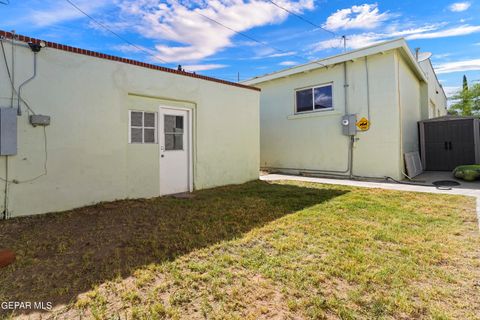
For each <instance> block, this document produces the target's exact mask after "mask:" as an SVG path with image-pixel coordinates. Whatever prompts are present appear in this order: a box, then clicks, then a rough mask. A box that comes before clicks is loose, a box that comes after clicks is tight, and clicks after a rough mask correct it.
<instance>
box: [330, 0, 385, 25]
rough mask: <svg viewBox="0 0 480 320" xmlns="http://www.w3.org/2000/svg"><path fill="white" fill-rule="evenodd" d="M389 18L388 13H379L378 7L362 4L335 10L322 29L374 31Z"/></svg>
mask: <svg viewBox="0 0 480 320" xmlns="http://www.w3.org/2000/svg"><path fill="white" fill-rule="evenodd" d="M389 17H390V14H389V13H388V12H383V13H380V11H379V9H378V5H377V4H376V3H374V4H363V5H360V6H352V7H351V8H347V9H340V10H337V11H336V12H335V13H333V14H332V15H330V16H329V17H328V18H327V21H326V23H325V24H324V27H325V28H326V29H328V30H333V31H335V30H339V29H374V28H376V27H378V26H379V25H380V24H381V23H382V22H383V21H385V20H387V19H388V18H389Z"/></svg>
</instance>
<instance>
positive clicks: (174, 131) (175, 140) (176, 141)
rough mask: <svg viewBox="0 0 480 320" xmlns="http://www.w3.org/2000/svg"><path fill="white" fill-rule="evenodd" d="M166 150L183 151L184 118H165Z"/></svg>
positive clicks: (167, 116) (168, 116) (166, 116)
mask: <svg viewBox="0 0 480 320" xmlns="http://www.w3.org/2000/svg"><path fill="white" fill-rule="evenodd" d="M163 121H164V130H163V131H164V134H165V150H167V151H168V150H183V116H171V115H165V116H164V120H163Z"/></svg>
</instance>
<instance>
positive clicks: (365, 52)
mask: <svg viewBox="0 0 480 320" xmlns="http://www.w3.org/2000/svg"><path fill="white" fill-rule="evenodd" d="M396 49H401V51H402V52H403V56H404V58H406V60H407V63H408V64H409V66H410V67H411V68H412V70H413V71H414V72H415V74H416V75H417V77H418V78H419V79H420V80H423V81H426V78H425V75H424V73H423V71H422V69H421V68H420V66H419V65H418V63H417V62H416V60H415V58H414V57H413V55H412V53H411V52H410V49H409V48H408V45H407V43H406V41H405V39H403V38H399V39H395V40H390V41H386V42H382V43H379V44H375V45H372V46H369V47H365V48H361V49H357V50H354V51H350V52H347V53H342V54H339V55H336V56H331V57H328V58H325V59H321V60H317V61H313V62H309V63H306V64H302V65H299V66H295V67H292V68H288V69H284V70H280V71H277V72H273V73H270V74H266V75H263V76H260V77H256V78H253V79H249V80H246V81H242V84H245V85H256V84H259V83H262V82H267V81H271V80H275V79H279V78H284V77H288V76H291V75H294V74H299V73H302V72H309V71H311V70H315V69H320V68H325V67H329V66H333V65H336V64H339V63H343V62H345V61H349V60H355V59H359V58H363V57H365V56H370V55H374V54H379V53H383V52H387V51H391V50H396Z"/></svg>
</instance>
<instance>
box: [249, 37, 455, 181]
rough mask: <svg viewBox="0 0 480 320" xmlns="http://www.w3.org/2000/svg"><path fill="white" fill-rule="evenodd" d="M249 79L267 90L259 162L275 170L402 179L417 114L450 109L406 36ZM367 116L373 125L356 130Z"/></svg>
mask: <svg viewBox="0 0 480 320" xmlns="http://www.w3.org/2000/svg"><path fill="white" fill-rule="evenodd" d="M424 68H425V69H424ZM243 83H244V84H247V85H254V86H256V87H258V88H261V89H262V93H261V95H260V123H261V125H260V135H261V139H260V150H261V152H260V154H261V156H260V159H261V160H260V165H261V167H262V168H263V169H266V170H271V171H286V172H292V173H298V172H307V173H308V172H309V173H319V174H335V175H347V176H352V175H356V176H366V177H385V176H390V177H393V178H396V179H400V178H403V172H404V171H405V169H404V154H405V153H407V152H412V151H418V148H419V142H418V127H417V121H419V120H422V119H425V118H427V117H429V116H437V115H444V114H445V113H446V99H445V95H444V93H443V90H442V88H441V86H440V84H439V83H438V81H437V78H436V77H435V73H434V72H433V69H431V65H430V63H429V62H424V63H422V64H421V65H420V64H419V63H418V62H417V61H416V59H415V57H414V56H413V55H412V53H411V52H410V49H409V48H408V46H407V43H406V42H405V40H403V39H398V40H393V41H388V42H384V43H380V44H377V45H373V46H370V47H367V48H363V49H360V50H355V51H351V52H348V53H345V54H340V55H337V56H333V57H329V58H326V59H322V60H319V61H315V62H311V63H307V64H304V65H299V66H296V67H293V68H289V69H286V70H282V71H278V72H275V73H272V74H267V75H264V76H260V77H256V78H254V79H251V80H248V81H245V82H243ZM431 103H433V104H434V106H435V109H432V113H429V106H430V104H431ZM348 115H353V116H354V118H352V116H350V117H348ZM362 118H365V119H367V120H368V121H369V124H370V126H369V127H368V125H365V122H364V123H363V124H364V125H363V129H365V131H360V130H358V131H357V132H355V131H356V130H354V131H353V133H352V124H353V125H354V124H355V123H356V121H359V120H361V119H362ZM349 120H350V121H349ZM353 129H355V126H353Z"/></svg>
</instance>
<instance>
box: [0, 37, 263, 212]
mask: <svg viewBox="0 0 480 320" xmlns="http://www.w3.org/2000/svg"><path fill="white" fill-rule="evenodd" d="M4 46H5V49H6V51H7V56H9V55H10V53H11V49H12V47H11V45H10V44H9V41H4ZM15 50H16V61H15V66H16V67H15V83H16V86H18V84H19V83H21V82H22V81H24V80H25V79H27V78H28V77H30V75H31V74H32V71H33V53H32V52H31V50H30V49H29V48H28V47H26V46H16V49H15ZM0 54H1V53H0ZM2 60H3V57H2ZM0 77H1V79H2V81H0V97H1V100H0V104H1V106H2V107H8V106H10V104H11V101H10V97H11V86H10V84H9V81H8V77H7V72H6V68H5V64H4V63H0ZM259 94H260V92H259V91H256V90H252V89H247V88H240V87H236V86H232V85H226V84H221V83H217V82H212V81H207V80H203V79H198V78H193V77H188V76H182V75H178V74H174V73H167V72H162V71H157V70H151V69H148V68H143V67H139V66H134V65H130V64H126V63H121V62H115V61H108V60H105V59H100V58H95V57H90V56H85V55H81V54H76V53H71V52H65V51H61V50H57V49H52V48H44V49H43V50H42V51H41V52H40V53H38V76H37V78H35V79H34V80H33V81H32V82H30V83H29V84H28V85H27V86H25V88H24V89H23V91H22V97H23V98H24V99H25V100H27V101H28V102H29V104H30V106H31V107H32V109H33V110H34V111H35V113H37V114H45V115H49V116H51V125H50V126H47V127H46V128H45V132H46V136H47V154H48V160H47V162H46V167H47V174H46V175H43V176H41V177H40V178H38V179H36V180H34V181H31V182H23V183H15V182H12V181H13V180H15V181H20V182H22V181H25V180H30V179H31V178H32V177H36V176H38V175H40V174H42V173H43V172H44V165H45V150H44V132H43V130H44V129H43V128H42V127H35V128H34V127H32V126H31V125H30V124H29V121H28V116H29V112H27V110H26V108H25V106H23V107H22V109H23V111H24V112H23V115H22V116H21V117H18V154H17V155H15V156H10V157H8V179H9V180H10V181H11V182H10V183H9V184H8V193H7V196H8V198H7V201H6V202H7V208H8V211H9V213H10V216H12V217H13V216H21V215H31V214H39V213H46V212H52V211H61V210H68V209H72V208H75V207H81V206H85V205H89V204H93V203H97V202H101V201H110V200H115V199H125V198H148V197H155V196H158V195H159V194H160V190H159V188H160V183H159V179H160V170H162V168H160V161H159V157H160V150H159V144H129V143H128V130H129V126H128V111H129V110H143V111H152V112H158V111H159V107H160V106H177V107H183V108H190V109H191V110H193V129H192V130H193V180H194V181H193V182H194V188H195V189H203V188H210V187H215V186H221V185H226V184H236V183H243V182H246V181H249V180H254V179H257V178H258V168H259ZM16 104H17V102H16V100H15V101H14V105H15V106H16ZM5 162H6V157H4V156H2V157H0V177H1V178H5V168H6V163H5ZM4 196H5V193H4V182H3V181H0V208H1V209H0V211H3V210H4V209H5V208H4V199H5V198H4Z"/></svg>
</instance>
